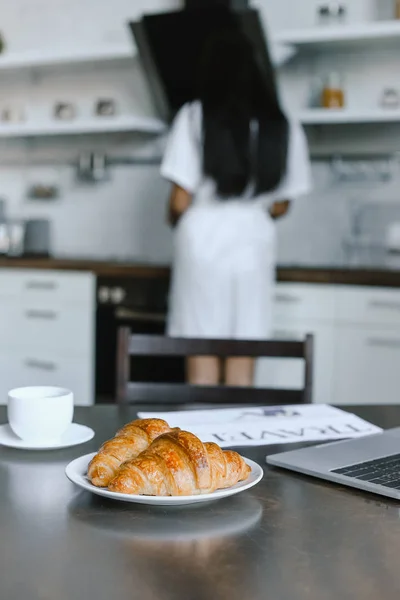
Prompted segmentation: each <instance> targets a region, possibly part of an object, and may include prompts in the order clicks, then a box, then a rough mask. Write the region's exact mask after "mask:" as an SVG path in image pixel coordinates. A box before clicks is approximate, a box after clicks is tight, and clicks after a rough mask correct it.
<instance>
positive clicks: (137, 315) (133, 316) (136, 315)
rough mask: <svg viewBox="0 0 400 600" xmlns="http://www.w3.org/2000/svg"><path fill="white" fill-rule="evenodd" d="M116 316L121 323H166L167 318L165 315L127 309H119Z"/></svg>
mask: <svg viewBox="0 0 400 600" xmlns="http://www.w3.org/2000/svg"><path fill="white" fill-rule="evenodd" d="M115 316H116V318H117V319H119V320H121V321H123V320H124V321H136V322H138V323H140V322H144V323H146V322H148V323H165V321H166V320H167V317H166V315H165V314H163V313H153V312H139V311H135V310H129V309H127V308H117V310H116V311H115Z"/></svg>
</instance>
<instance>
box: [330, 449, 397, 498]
mask: <svg viewBox="0 0 400 600" xmlns="http://www.w3.org/2000/svg"><path fill="white" fill-rule="evenodd" d="M331 472H332V473H337V474H338V475H346V477H352V478H353V479H359V480H360V481H368V482H369V483H376V485H383V486H384V487H387V488H392V489H395V490H400V454H394V455H392V456H386V457H385V458H378V459H376V460H370V461H368V462H363V463H359V464H358V465H351V466H349V467H344V468H342V469H336V470H334V471H331Z"/></svg>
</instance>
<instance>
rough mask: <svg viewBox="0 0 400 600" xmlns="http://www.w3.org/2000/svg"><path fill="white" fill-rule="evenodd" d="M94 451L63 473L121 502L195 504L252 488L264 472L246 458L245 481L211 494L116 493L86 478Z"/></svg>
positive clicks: (79, 459)
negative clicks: (249, 470) (150, 494)
mask: <svg viewBox="0 0 400 600" xmlns="http://www.w3.org/2000/svg"><path fill="white" fill-rule="evenodd" d="M95 454H96V453H95V452H94V453H92V454H86V455H85V456H81V457H80V458H77V459H75V460H73V461H72V462H70V463H69V465H68V466H67V468H66V469H65V474H66V476H67V477H68V479H69V480H70V481H72V483H75V485H77V486H78V487H80V488H82V489H84V490H87V491H89V492H92V493H93V494H97V495H98V496H105V497H106V498H109V499H110V500H121V501H122V502H134V503H136V504H155V505H158V506H179V505H182V504H197V503H199V502H210V501H211V500H220V499H221V498H227V497H228V496H233V495H234V494H239V493H240V492H244V491H245V490H248V489H250V488H252V487H253V486H254V485H256V484H257V483H258V482H259V481H261V479H262V478H263V475H264V472H263V470H262V468H261V467H260V465H258V464H257V463H255V462H254V461H252V460H249V459H248V458H246V459H245V461H246V463H247V464H248V465H249V467H251V473H250V475H249V477H248V478H247V479H246V481H242V482H241V483H238V484H237V485H234V486H233V487H230V488H228V489H226V490H218V491H216V492H213V493H212V494H203V495H201V496H137V495H133V494H118V493H116V492H110V491H109V490H108V489H106V488H98V487H96V486H94V485H92V484H91V483H90V482H89V480H88V478H87V468H88V465H89V463H90V461H91V460H92V458H93V456H95Z"/></svg>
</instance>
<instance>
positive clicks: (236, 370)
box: [225, 357, 255, 387]
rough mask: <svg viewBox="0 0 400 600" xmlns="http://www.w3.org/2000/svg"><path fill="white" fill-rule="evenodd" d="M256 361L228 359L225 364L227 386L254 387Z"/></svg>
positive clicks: (238, 358) (237, 358)
mask: <svg viewBox="0 0 400 600" xmlns="http://www.w3.org/2000/svg"><path fill="white" fill-rule="evenodd" d="M254 362H255V361H254V359H253V358H246V357H235V358H228V359H227V360H226V362H225V385H229V386H233V387H252V386H253V385H254Z"/></svg>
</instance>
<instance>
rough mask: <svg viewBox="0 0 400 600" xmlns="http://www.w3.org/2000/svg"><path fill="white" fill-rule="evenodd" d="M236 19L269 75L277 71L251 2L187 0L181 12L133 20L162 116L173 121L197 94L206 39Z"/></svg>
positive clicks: (150, 82) (136, 39) (135, 34)
mask: <svg viewBox="0 0 400 600" xmlns="http://www.w3.org/2000/svg"><path fill="white" fill-rule="evenodd" d="M232 23H234V25H235V26H237V27H238V28H240V29H241V30H242V31H243V33H244V34H245V35H246V36H247V37H248V39H249V41H250V42H251V43H252V44H253V45H254V47H255V49H256V52H257V56H258V59H259V61H260V63H261V64H262V67H263V69H264V71H265V72H266V73H268V72H269V71H270V70H271V69H272V65H271V60H270V55H269V51H268V45H267V42H266V38H265V33H264V30H263V27H262V23H261V18H260V15H259V13H258V11H257V10H254V9H250V8H248V2H247V0H187V2H186V6H185V8H184V9H183V10H181V11H176V12H169V13H162V14H152V15H145V16H143V18H142V19H141V20H140V21H138V22H135V23H130V24H129V25H130V28H131V30H132V33H133V36H134V38H135V42H136V45H137V48H138V51H139V57H140V59H141V62H142V65H143V68H144V72H145V75H146V77H147V80H148V83H149V86H150V90H151V93H152V96H153V99H154V103H155V106H156V108H157V111H158V113H159V116H160V117H161V118H162V119H163V120H165V121H170V120H171V119H172V118H173V116H174V115H175V113H176V112H177V111H178V110H179V108H180V107H181V106H182V105H183V104H184V103H185V102H189V101H191V100H194V99H195V98H196V70H197V65H198V62H199V58H200V56H201V53H202V50H203V46H204V42H205V40H207V38H208V37H209V36H210V35H212V34H214V33H215V32H216V31H218V30H219V29H224V28H225V27H226V26H227V25H231V24H232Z"/></svg>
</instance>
